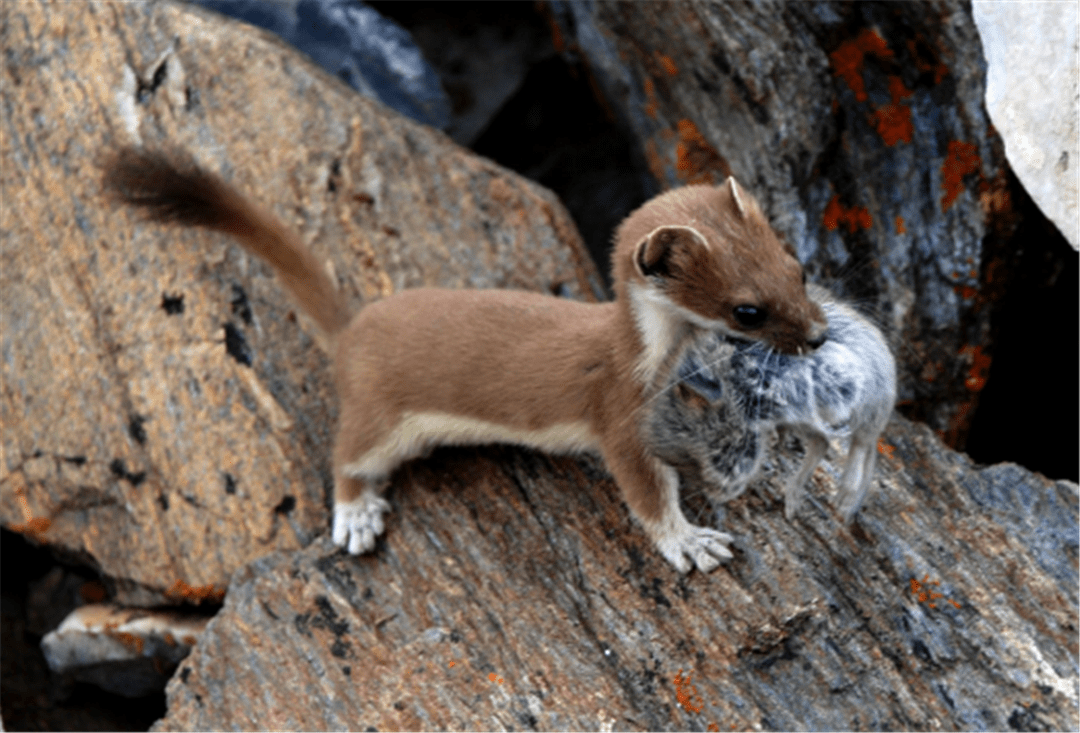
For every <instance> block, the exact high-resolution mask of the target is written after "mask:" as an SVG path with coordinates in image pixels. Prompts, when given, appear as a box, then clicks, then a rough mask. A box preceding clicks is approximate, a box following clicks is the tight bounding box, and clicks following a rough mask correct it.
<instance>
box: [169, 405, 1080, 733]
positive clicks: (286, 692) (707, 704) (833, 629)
mask: <svg viewBox="0 0 1080 733" xmlns="http://www.w3.org/2000/svg"><path fill="white" fill-rule="evenodd" d="M883 445H884V447H885V452H884V454H883V455H882V456H881V460H880V461H879V470H878V473H877V480H876V481H875V484H877V485H876V487H875V492H874V493H872V494H871V495H870V498H869V499H868V501H867V503H866V505H865V506H864V507H863V509H862V511H861V512H860V513H859V514H858V515H856V518H855V520H854V523H853V524H852V525H850V526H849V527H845V526H844V525H843V522H842V518H841V516H840V515H839V513H838V512H837V511H836V510H835V508H834V506H833V504H834V499H833V498H832V497H831V496H830V495H831V494H832V492H834V491H836V486H837V477H838V474H839V472H838V470H837V467H838V465H839V463H840V462H839V461H837V460H836V459H837V458H838V457H837V456H834V455H831V454H830V455H829V457H828V460H827V462H826V463H825V464H824V465H823V467H822V468H820V469H819V470H818V471H817V473H816V475H815V476H814V478H813V480H812V482H811V485H810V486H809V498H808V501H807V502H806V503H805V504H804V505H803V508H802V509H801V510H800V511H799V513H798V515H797V517H796V518H795V520H793V521H791V522H789V521H787V520H786V519H784V512H783V485H784V479H785V477H786V475H788V474H789V473H790V472H794V471H795V470H797V468H798V466H797V461H796V456H795V455H794V453H793V452H792V450H791V449H790V448H788V449H785V450H783V451H781V452H780V453H779V454H778V457H777V458H776V459H775V460H774V463H773V466H772V467H771V468H770V469H769V471H768V472H767V477H766V479H765V480H763V481H760V482H757V483H756V484H753V485H751V487H750V488H749V490H748V491H747V492H746V493H745V494H743V495H742V496H741V497H739V498H738V499H735V500H733V501H731V502H729V503H727V504H724V505H719V506H712V507H709V506H708V505H701V504H700V503H699V504H696V505H692V508H693V506H697V507H699V508H700V509H701V510H702V511H709V512H713V513H714V514H713V517H714V521H716V522H717V526H718V527H719V528H721V529H723V530H725V531H727V532H730V533H731V534H733V535H735V537H736V538H737V539H736V542H735V545H734V547H733V550H734V552H735V558H734V559H733V560H732V561H730V562H729V563H727V564H725V565H723V566H721V568H719V569H717V570H715V571H713V572H712V573H711V574H708V575H705V574H701V573H697V572H695V573H691V574H690V575H686V576H680V575H678V574H677V573H675V572H674V571H673V570H672V569H671V568H670V566H668V565H667V564H666V562H665V561H664V560H663V559H662V558H660V557H658V556H657V555H656V553H655V552H654V551H653V550H652V549H651V547H650V546H649V543H648V541H647V539H646V538H645V536H644V534H643V533H642V532H641V531H640V530H638V529H636V528H635V527H633V526H632V524H631V522H630V519H629V516H628V514H627V512H626V509H625V508H624V507H623V506H622V505H621V502H620V501H619V499H618V493H617V491H616V488H615V486H614V484H613V483H612V482H611V480H610V479H609V478H607V477H606V476H605V475H604V474H603V472H602V470H601V467H600V463H599V461H594V460H591V459H581V460H574V459H570V458H552V457H548V456H544V455H542V454H539V453H533V452H528V451H518V450H514V449H511V448H479V449H460V450H451V449H443V450H440V451H437V452H436V453H435V454H434V455H433V456H432V458H431V459H429V460H427V461H423V462H417V463H415V464H412V466H411V467H410V468H409V469H407V470H406V471H403V472H402V474H401V475H400V476H399V477H398V479H397V480H396V481H395V483H394V487H393V489H392V491H391V494H390V497H389V498H390V501H391V503H392V504H393V513H392V514H391V515H390V525H389V529H388V531H387V534H386V536H385V538H384V539H383V540H381V541H380V547H379V550H378V553H377V554H376V555H375V556H373V557H359V558H357V557H351V556H347V555H345V554H344V553H341V552H339V551H336V550H335V548H333V547H332V546H331V544H330V543H329V541H328V540H327V539H326V538H325V537H323V538H320V539H319V540H317V541H316V542H314V543H312V544H311V545H309V546H308V547H307V548H305V549H303V550H301V551H298V552H289V553H275V554H273V555H269V556H267V557H264V558H262V559H260V560H258V561H256V562H254V563H252V564H251V565H249V566H247V567H245V568H243V569H241V570H240V571H238V572H237V574H236V575H235V576H234V577H233V581H232V584H231V585H230V589H229V593H228V596H227V597H226V600H225V605H224V607H223V608H222V610H221V611H220V613H219V614H218V615H217V616H216V617H215V618H214V620H213V621H211V623H210V624H209V625H208V626H207V629H206V631H205V633H204V635H203V638H202V640H201V641H200V643H199V645H198V646H197V647H196V648H195V650H194V651H193V653H192V655H191V656H190V657H189V658H188V659H187V660H185V661H184V662H183V663H182V664H181V666H180V669H179V670H178V672H177V674H176V675H175V676H174V677H173V679H172V681H171V682H170V683H169V686H168V688H167V695H168V699H169V712H168V715H167V716H166V717H165V718H164V719H162V720H161V721H160V722H159V723H158V724H157V729H159V730H196V729H210V728H213V729H230V728H244V729H291V730H298V729H300V730H331V729H339V728H348V729H352V730H364V729H368V728H375V729H377V730H474V729H478V728H486V729H487V728H489V729H499V728H503V729H509V728H514V729H536V730H562V729H572V730H600V729H605V727H606V728H607V729H625V728H630V727H633V728H643V729H647V730H675V729H687V728H695V729H699V730H704V729H706V728H707V727H708V726H709V725H710V724H713V723H715V724H716V725H717V726H718V727H719V729H720V730H729V729H734V730H749V729H755V728H762V729H780V730H800V729H830V730H840V729H843V730H865V729H889V730H900V729H905V730H911V729H914V730H952V729H957V728H960V729H974V728H986V729H1004V728H1007V727H1010V726H1013V725H1014V722H1016V721H1021V722H1023V721H1026V722H1025V724H1024V725H1025V727H1027V728H1028V729H1058V728H1060V729H1070V728H1075V726H1076V722H1077V716H1076V711H1077V707H1076V706H1077V698H1076V689H1077V688H1076V684H1077V677H1076V663H1077V646H1076V618H1077V584H1076V571H1075V567H1076V559H1077V543H1076V539H1077V525H1076V516H1077V509H1078V505H1077V487H1076V485H1075V484H1071V483H1067V482H1057V483H1053V482H1050V481H1047V480H1046V479H1044V478H1042V477H1041V476H1039V475H1037V474H1032V473H1030V472H1028V471H1025V470H1024V469H1022V468H1020V467H1018V466H1015V465H1011V464H1000V465H996V466H990V467H978V466H976V465H974V464H972V463H971V462H970V461H969V460H968V459H966V458H965V457H964V456H963V455H961V454H958V453H954V452H953V451H950V450H949V449H948V448H945V447H944V446H942V444H941V442H940V441H939V440H938V439H937V438H936V437H935V436H934V435H933V433H932V432H931V431H930V430H928V429H927V428H926V427H925V426H921V425H916V424H913V423H910V422H908V421H907V420H904V419H903V418H896V419H895V420H893V421H892V422H891V423H890V424H889V426H888V428H887V429H886V433H885V436H884V440H883ZM703 518H704V519H705V520H706V521H707V520H708V517H707V516H706V517H703ZM677 675H680V679H681V681H682V684H680V683H677V682H676V681H675V678H676V676H677ZM687 678H690V681H689V682H686V679H687ZM681 696H682V699H685V700H686V704H685V705H683V704H681V703H679V700H680V698H681ZM1010 721H1013V722H1010ZM1014 727H1015V726H1014Z"/></svg>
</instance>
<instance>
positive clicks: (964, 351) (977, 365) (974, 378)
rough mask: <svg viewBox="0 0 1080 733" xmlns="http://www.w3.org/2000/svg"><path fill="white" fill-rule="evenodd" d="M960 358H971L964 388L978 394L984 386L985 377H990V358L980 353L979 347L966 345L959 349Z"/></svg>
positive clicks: (980, 348)
mask: <svg viewBox="0 0 1080 733" xmlns="http://www.w3.org/2000/svg"><path fill="white" fill-rule="evenodd" d="M960 355H961V356H970V357H971V367H970V368H969V369H968V375H967V378H965V379H964V386H965V387H967V388H968V389H969V390H971V391H972V392H979V391H981V390H982V388H983V387H985V386H986V380H987V377H989V376H990V362H991V358H990V357H989V356H987V355H986V354H984V353H983V352H982V347H981V346H971V345H970V344H969V345H966V346H964V347H963V348H961V349H960Z"/></svg>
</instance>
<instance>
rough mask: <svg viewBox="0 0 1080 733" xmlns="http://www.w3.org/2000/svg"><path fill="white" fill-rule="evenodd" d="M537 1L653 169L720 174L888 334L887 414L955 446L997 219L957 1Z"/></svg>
mask: <svg viewBox="0 0 1080 733" xmlns="http://www.w3.org/2000/svg"><path fill="white" fill-rule="evenodd" d="M550 7H551V9H552V17H553V20H554V22H555V23H556V27H557V28H558V30H559V38H560V39H562V42H563V43H564V48H566V49H567V53H574V54H580V55H581V56H582V57H583V58H584V60H585V61H586V62H587V64H588V65H589V67H590V69H591V71H592V74H593V76H594V78H595V80H596V82H597V87H598V89H600V90H601V92H602V94H603V95H604V98H605V100H606V101H607V103H608V105H609V106H610V108H611V109H612V110H614V111H616V113H617V114H618V115H619V116H620V117H621V118H622V119H623V120H624V122H625V124H626V126H627V127H628V129H629V130H630V131H631V132H632V134H633V136H634V137H635V138H636V139H637V141H638V144H639V147H640V150H641V153H642V156H643V157H644V159H645V161H646V163H647V165H648V168H649V170H650V171H651V172H652V175H653V177H654V179H655V180H656V182H657V184H658V185H659V186H661V187H663V188H668V187H671V186H676V185H679V184H682V183H686V182H692V181H702V180H722V178H723V176H726V175H728V174H729V173H733V174H734V175H736V176H737V177H738V179H739V180H740V181H741V182H742V183H744V184H745V185H746V186H747V187H748V188H749V189H751V190H752V191H754V193H755V194H756V195H757V196H758V198H759V200H760V201H761V202H762V205H763V207H764V209H765V211H766V213H767V215H768V216H769V217H770V219H771V221H772V223H773V224H774V226H776V228H777V229H778V230H780V231H781V232H782V233H783V234H784V235H785V236H786V237H787V239H788V241H790V242H791V243H792V244H793V245H794V246H795V247H796V249H797V251H798V253H799V257H800V259H802V260H803V261H804V262H805V263H806V264H807V269H808V272H809V273H810V276H811V278H813V279H816V280H817V281H819V282H821V283H823V284H826V285H830V287H832V288H833V289H835V290H837V291H838V292H841V293H843V294H845V295H847V296H848V297H850V298H852V299H854V300H856V301H857V302H859V303H860V304H861V305H863V306H864V307H866V308H868V309H870V310H873V311H875V312H876V314H877V315H878V317H879V318H880V320H881V322H882V323H883V325H885V326H886V328H887V329H888V330H890V331H891V332H892V333H893V335H894V344H895V346H896V349H895V350H896V352H897V358H898V366H899V368H900V397H901V402H902V403H903V404H904V405H905V408H904V409H905V412H906V413H907V414H908V415H909V416H911V417H916V418H918V419H921V420H924V421H926V422H927V423H928V424H930V425H931V426H932V427H933V428H935V429H937V430H939V431H940V432H941V433H942V434H943V435H944V436H945V437H946V439H947V440H948V441H949V443H950V444H951V445H954V446H957V447H962V446H963V443H964V439H965V436H966V433H967V429H968V421H969V420H970V416H971V414H972V413H973V412H974V408H975V406H976V404H977V399H978V394H979V390H981V389H982V387H983V386H984V385H985V383H986V373H987V370H988V368H989V363H990V348H989V346H990V344H989V320H990V309H989V305H990V303H989V297H990V293H991V292H995V291H993V290H992V289H991V285H992V286H993V287H996V288H998V290H997V291H996V292H1000V289H1001V287H1002V285H1003V283H1005V282H1007V280H1008V276H1009V273H1008V272H1007V270H1005V268H1002V267H1001V266H1000V265H1001V260H1002V256H1001V255H1002V253H1001V252H1000V249H1001V248H1002V247H1003V245H1004V241H1005V238H1006V235H1007V234H1008V233H1009V231H1011V229H1010V227H1011V226H1012V223H1013V219H1014V217H1013V215H1012V211H1011V206H1010V204H1009V197H1008V193H1007V190H1006V179H1005V170H1006V164H1005V158H1004V154H1003V150H1002V144H1001V140H1000V139H999V138H998V137H997V135H996V134H995V133H994V132H993V130H992V128H991V126H990V122H989V119H988V118H987V116H986V112H985V110H984V107H983V92H984V88H985V63H984V60H983V57H982V52H981V47H980V45H979V35H978V32H977V30H976V28H975V25H974V23H973V21H972V18H971V12H970V7H968V6H966V5H963V4H952V3H832V2H799V3H780V4H764V5H761V4H754V3H725V2H709V1H708V0H692V1H690V2H683V3H677V4H669V3H625V2H558V1H556V2H552V3H551V6H550Z"/></svg>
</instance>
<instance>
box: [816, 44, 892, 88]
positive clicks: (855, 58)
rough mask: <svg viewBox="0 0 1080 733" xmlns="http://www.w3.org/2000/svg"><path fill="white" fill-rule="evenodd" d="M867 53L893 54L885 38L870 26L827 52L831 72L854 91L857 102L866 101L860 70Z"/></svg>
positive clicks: (885, 55) (876, 54) (882, 55)
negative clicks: (830, 63) (830, 51)
mask: <svg viewBox="0 0 1080 733" xmlns="http://www.w3.org/2000/svg"><path fill="white" fill-rule="evenodd" d="M867 54H873V55H875V56H877V57H879V58H891V57H892V55H893V52H892V51H891V50H889V45H888V44H887V43H885V39H883V38H882V37H881V36H879V35H878V34H877V32H876V31H873V30H871V29H870V28H863V29H862V31H860V32H859V35H858V36H856V37H855V38H854V39H853V40H847V41H844V42H843V43H841V44H840V45H839V46H838V47H837V48H836V50H835V51H833V52H832V53H830V54H829V60H830V61H831V62H832V67H833V73H834V74H836V76H839V77H840V78H841V79H843V80H844V82H845V83H846V84H847V85H848V88H849V89H851V91H853V92H854V93H855V100H856V101H858V102H865V101H866V87H865V85H864V84H863V79H862V70H863V61H864V60H865V59H866V56H867Z"/></svg>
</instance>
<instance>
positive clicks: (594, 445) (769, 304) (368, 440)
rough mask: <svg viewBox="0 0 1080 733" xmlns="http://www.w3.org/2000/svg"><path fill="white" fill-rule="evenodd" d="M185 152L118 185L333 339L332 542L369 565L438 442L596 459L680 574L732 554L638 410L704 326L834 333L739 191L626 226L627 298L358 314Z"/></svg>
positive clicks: (705, 190) (497, 301)
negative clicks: (235, 245)
mask: <svg viewBox="0 0 1080 733" xmlns="http://www.w3.org/2000/svg"><path fill="white" fill-rule="evenodd" d="M177 160H178V159H177V156H165V155H162V154H158V153H148V152H145V151H138V150H132V149H128V150H124V151H122V152H120V153H119V154H118V155H116V157H114V158H113V159H112V161H111V162H110V163H109V164H108V166H107V174H106V179H105V183H106V186H107V187H108V188H109V189H110V190H111V191H113V192H114V193H116V194H118V195H119V196H120V197H121V198H122V199H123V200H124V201H126V202H128V203H130V204H133V205H136V206H138V207H140V208H142V209H143V210H144V211H146V212H147V214H148V215H149V216H150V217H151V218H152V219H155V220H158V221H165V222H176V223H180V224H184V225H189V226H204V227H208V228H210V229H215V230H218V231H221V232H225V233H227V234H231V235H233V236H234V237H236V238H237V239H238V240H239V241H240V243H241V244H243V245H244V246H245V247H246V248H247V249H248V250H249V251H250V252H252V253H254V254H256V255H258V256H259V257H262V258H263V259H265V260H267V261H268V262H270V263H271V264H272V265H274V267H275V268H276V269H277V270H278V272H279V274H280V275H281V277H282V280H283V281H284V283H285V285H286V286H287V287H288V288H289V289H290V290H291V291H292V293H293V295H294V296H295V297H296V298H297V300H298V301H299V303H300V305H301V306H303V307H304V309H305V310H306V311H307V312H308V313H310V314H311V316H312V317H313V318H314V320H315V321H316V322H317V323H318V324H319V326H320V327H321V328H322V329H324V330H325V331H326V333H327V334H329V335H330V337H331V338H330V341H331V343H332V351H333V359H334V382H335V385H336V387H337V391H338V397H339V400H340V402H341V411H340V413H341V414H340V422H339V425H338V429H337V437H336V441H335V445H334V460H333V466H334V479H335V489H334V521H333V540H334V542H335V543H336V544H338V545H339V546H342V547H347V548H348V551H349V552H351V553H353V554H359V553H361V552H366V551H369V550H371V549H372V548H373V547H374V546H375V538H376V536H377V535H379V534H381V533H382V532H383V529H384V525H383V513H384V512H386V511H388V510H389V508H390V506H389V504H388V503H387V502H386V500H385V499H383V498H382V495H381V494H382V492H383V490H384V488H385V487H386V485H387V483H388V481H389V477H390V474H391V473H392V472H393V471H394V469H395V468H396V467H397V466H398V465H400V464H401V463H402V462H404V461H406V460H408V459H410V458H414V457H417V456H420V455H423V454H424V453H426V452H427V451H428V450H430V449H431V448H434V447H435V446H438V445H463V444H479V443H493V442H501V443H515V444H519V445H525V446H531V447H534V448H539V449H541V450H545V451H549V452H560V453H563V452H570V453H573V452H579V451H586V450H594V451H598V452H599V453H600V454H601V455H602V456H603V458H604V461H605V463H606V464H607V467H608V470H609V471H610V472H611V474H612V476H613V477H614V478H615V481H616V483H617V484H618V485H619V487H620V489H621V490H622V494H623V498H624V499H625V501H626V503H627V505H628V506H629V507H630V511H631V513H632V514H633V515H634V516H635V517H636V518H637V520H638V521H639V522H640V523H641V524H642V526H643V527H644V529H645V531H646V533H647V534H648V535H649V537H650V538H651V539H652V541H653V542H654V544H655V545H656V547H657V549H658V550H659V551H660V553H661V554H662V555H663V556H664V557H665V558H667V559H668V560H669V561H670V562H671V563H672V564H673V565H675V567H676V568H678V570H679V571H680V572H687V571H689V570H690V569H691V568H692V567H693V566H694V565H697V567H699V568H700V569H702V570H705V571H708V570H712V569H713V568H715V567H716V566H717V565H718V564H719V563H720V561H721V560H726V559H729V558H731V556H732V555H731V552H730V551H729V550H728V548H727V546H726V545H727V544H728V543H730V542H731V541H732V538H731V537H730V536H729V535H727V534H724V533H722V532H718V531H716V530H713V529H709V528H705V527H697V526H694V525H692V524H691V523H690V522H689V521H688V520H687V519H686V517H685V516H684V515H683V512H682V510H681V509H680V507H679V480H678V474H677V473H676V471H675V469H674V468H672V467H671V466H669V465H667V464H665V463H663V462H662V461H660V460H659V459H657V458H656V457H655V456H654V455H653V452H652V451H651V450H650V448H649V445H648V444H647V442H646V439H645V437H644V432H643V430H642V426H641V425H640V419H639V417H638V412H639V408H640V407H641V406H642V405H643V404H644V402H645V400H647V399H648V398H649V397H650V396H651V395H652V394H653V393H654V391H655V390H656V389H657V387H658V382H659V381H660V380H659V378H658V375H660V374H661V373H662V372H663V371H664V370H665V369H666V368H669V367H668V366H667V365H666V362H667V361H669V360H670V358H673V355H675V354H676V352H677V351H678V347H679V346H680V344H681V343H682V342H683V340H684V339H685V338H686V337H687V336H688V335H689V334H691V333H693V332H694V331H695V330H696V329H700V328H707V329H711V330H714V331H715V330H719V331H722V332H726V333H730V334H732V335H739V336H741V337H743V338H750V339H754V340H759V341H762V342H764V343H765V344H766V345H768V346H769V347H770V348H773V349H776V350H778V351H781V352H784V353H803V352H805V351H808V350H812V349H814V348H816V347H817V346H819V345H820V344H821V343H822V342H823V341H824V335H825V332H826V323H825V318H824V316H823V314H822V312H821V309H820V308H819V307H818V305H817V304H815V303H813V302H811V301H810V300H808V299H807V297H806V291H805V287H804V277H803V272H802V266H801V265H800V264H799V262H798V260H797V259H796V257H795V254H794V251H793V250H792V249H791V248H790V247H788V246H785V245H783V244H781V242H780V240H779V239H778V238H777V237H776V235H775V234H774V233H773V231H772V229H771V228H770V227H769V225H768V223H767V222H766V220H765V218H764V216H763V215H762V213H761V211H760V209H759V208H758V206H757V203H756V202H755V201H754V199H753V198H751V197H750V196H749V195H748V194H747V193H746V192H745V191H743V190H742V189H741V188H740V187H739V185H738V184H737V183H736V182H735V180H734V179H733V178H729V179H728V180H727V182H726V183H725V184H723V185H721V186H718V187H712V186H690V187H686V188H681V189H676V190H673V191H670V192H667V193H665V194H662V195H660V196H658V197H656V198H654V199H652V200H651V201H649V202H647V203H646V204H644V205H643V206H642V207H641V208H639V209H638V210H637V211H635V212H633V213H632V214H631V215H630V216H629V217H628V218H627V219H626V220H625V221H624V222H623V223H622V225H621V226H620V227H619V230H618V232H617V236H616V241H615V247H614V251H613V255H612V265H613V268H614V280H615V291H616V299H615V301H614V302H611V303H600V304H589V303H578V302H574V301H569V300H563V299H560V298H556V297H553V296H545V295H538V294H535V293H529V292H519V291H510V290H471V291H470V290H464V291H457V290H441V289H436V288H418V289H415V290H405V291H402V292H400V293H397V294H395V295H393V296H390V297H388V298H386V299H384V300H380V301H378V302H374V303H372V304H370V305H367V306H366V307H364V308H363V309H362V310H360V312H359V313H358V314H356V315H355V316H351V315H350V309H349V307H348V305H347V303H346V301H345V297H344V296H343V295H342V294H341V293H340V292H339V291H338V289H337V287H336V284H335V283H334V282H333V281H332V280H331V278H330V276H329V275H328V274H327V271H326V270H325V269H324V268H323V267H322V266H321V265H320V263H319V262H317V261H316V260H315V258H314V257H313V256H312V255H311V253H310V252H309V251H308V249H307V248H306V247H305V246H304V245H303V243H302V242H301V241H300V239H299V237H298V236H297V235H296V234H295V233H294V232H292V231H290V230H289V229H287V228H286V227H285V226H284V225H283V224H282V223H281V222H280V221H279V220H278V219H277V218H276V217H274V216H273V215H272V214H271V213H269V212H268V211H267V210H265V209H263V208H261V207H260V206H258V205H257V204H255V203H254V202H253V201H251V200H250V199H249V198H248V197H246V196H245V195H243V194H241V193H240V192H238V191H237V190H236V189H235V188H233V187H232V186H230V185H229V184H227V183H225V182H224V181H223V180H222V179H220V178H219V177H217V176H216V175H213V174H210V173H208V172H206V171H203V170H200V169H198V168H197V167H195V166H193V165H190V164H187V163H178V162H177Z"/></svg>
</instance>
